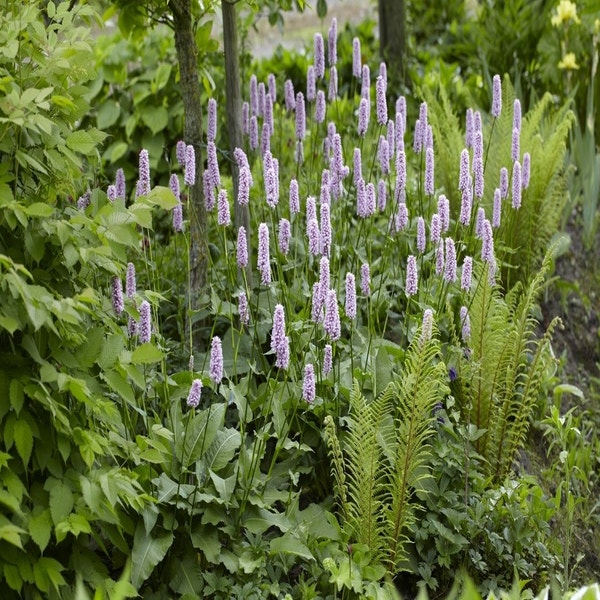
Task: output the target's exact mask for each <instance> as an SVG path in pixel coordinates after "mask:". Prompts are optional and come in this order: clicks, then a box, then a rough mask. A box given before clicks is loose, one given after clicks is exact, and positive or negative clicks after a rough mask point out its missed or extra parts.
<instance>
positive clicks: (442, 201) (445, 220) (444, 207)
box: [437, 194, 450, 233]
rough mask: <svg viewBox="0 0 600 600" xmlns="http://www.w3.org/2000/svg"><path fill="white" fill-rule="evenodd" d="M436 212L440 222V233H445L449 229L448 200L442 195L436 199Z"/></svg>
mask: <svg viewBox="0 0 600 600" xmlns="http://www.w3.org/2000/svg"><path fill="white" fill-rule="evenodd" d="M437 211H438V215H440V221H441V222H442V233H446V231H448V229H449V228H450V200H448V198H447V197H446V196H445V195H444V194H440V197H439V198H438V204H437Z"/></svg>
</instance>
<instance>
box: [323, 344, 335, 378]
mask: <svg viewBox="0 0 600 600" xmlns="http://www.w3.org/2000/svg"><path fill="white" fill-rule="evenodd" d="M332 370H333V349H332V347H331V344H325V348H324V349H323V377H327V375H329V373H331V371H332Z"/></svg>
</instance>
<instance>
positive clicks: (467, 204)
mask: <svg viewBox="0 0 600 600" xmlns="http://www.w3.org/2000/svg"><path fill="white" fill-rule="evenodd" d="M472 204H473V199H472V198H471V186H467V187H466V188H465V189H464V190H463V192H462V201H461V205H460V216H459V219H458V220H459V221H460V223H461V224H462V225H465V226H466V225H468V224H469V223H470V222H471V207H472Z"/></svg>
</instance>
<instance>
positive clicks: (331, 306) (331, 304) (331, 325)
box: [323, 290, 342, 342]
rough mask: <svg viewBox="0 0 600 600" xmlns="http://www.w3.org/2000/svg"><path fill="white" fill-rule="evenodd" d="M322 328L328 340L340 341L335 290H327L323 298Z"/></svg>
mask: <svg viewBox="0 0 600 600" xmlns="http://www.w3.org/2000/svg"><path fill="white" fill-rule="evenodd" d="M323 328H324V329H325V333H327V335H328V336H329V338H330V339H331V340H332V341H333V342H335V341H336V340H339V339H340V336H341V332H342V326H341V323H340V313H339V309H338V303H337V296H336V293H335V290H328V291H327V296H326V298H325V318H324V320H323Z"/></svg>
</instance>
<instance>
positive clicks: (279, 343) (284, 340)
mask: <svg viewBox="0 0 600 600" xmlns="http://www.w3.org/2000/svg"><path fill="white" fill-rule="evenodd" d="M271 350H272V351H273V352H275V366H276V367H277V368H279V369H287V368H288V366H289V363H290V340H289V338H288V337H287V336H286V335H285V313H284V310H283V306H282V305H281V304H277V305H276V306H275V311H274V313H273V330H272V332H271Z"/></svg>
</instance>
